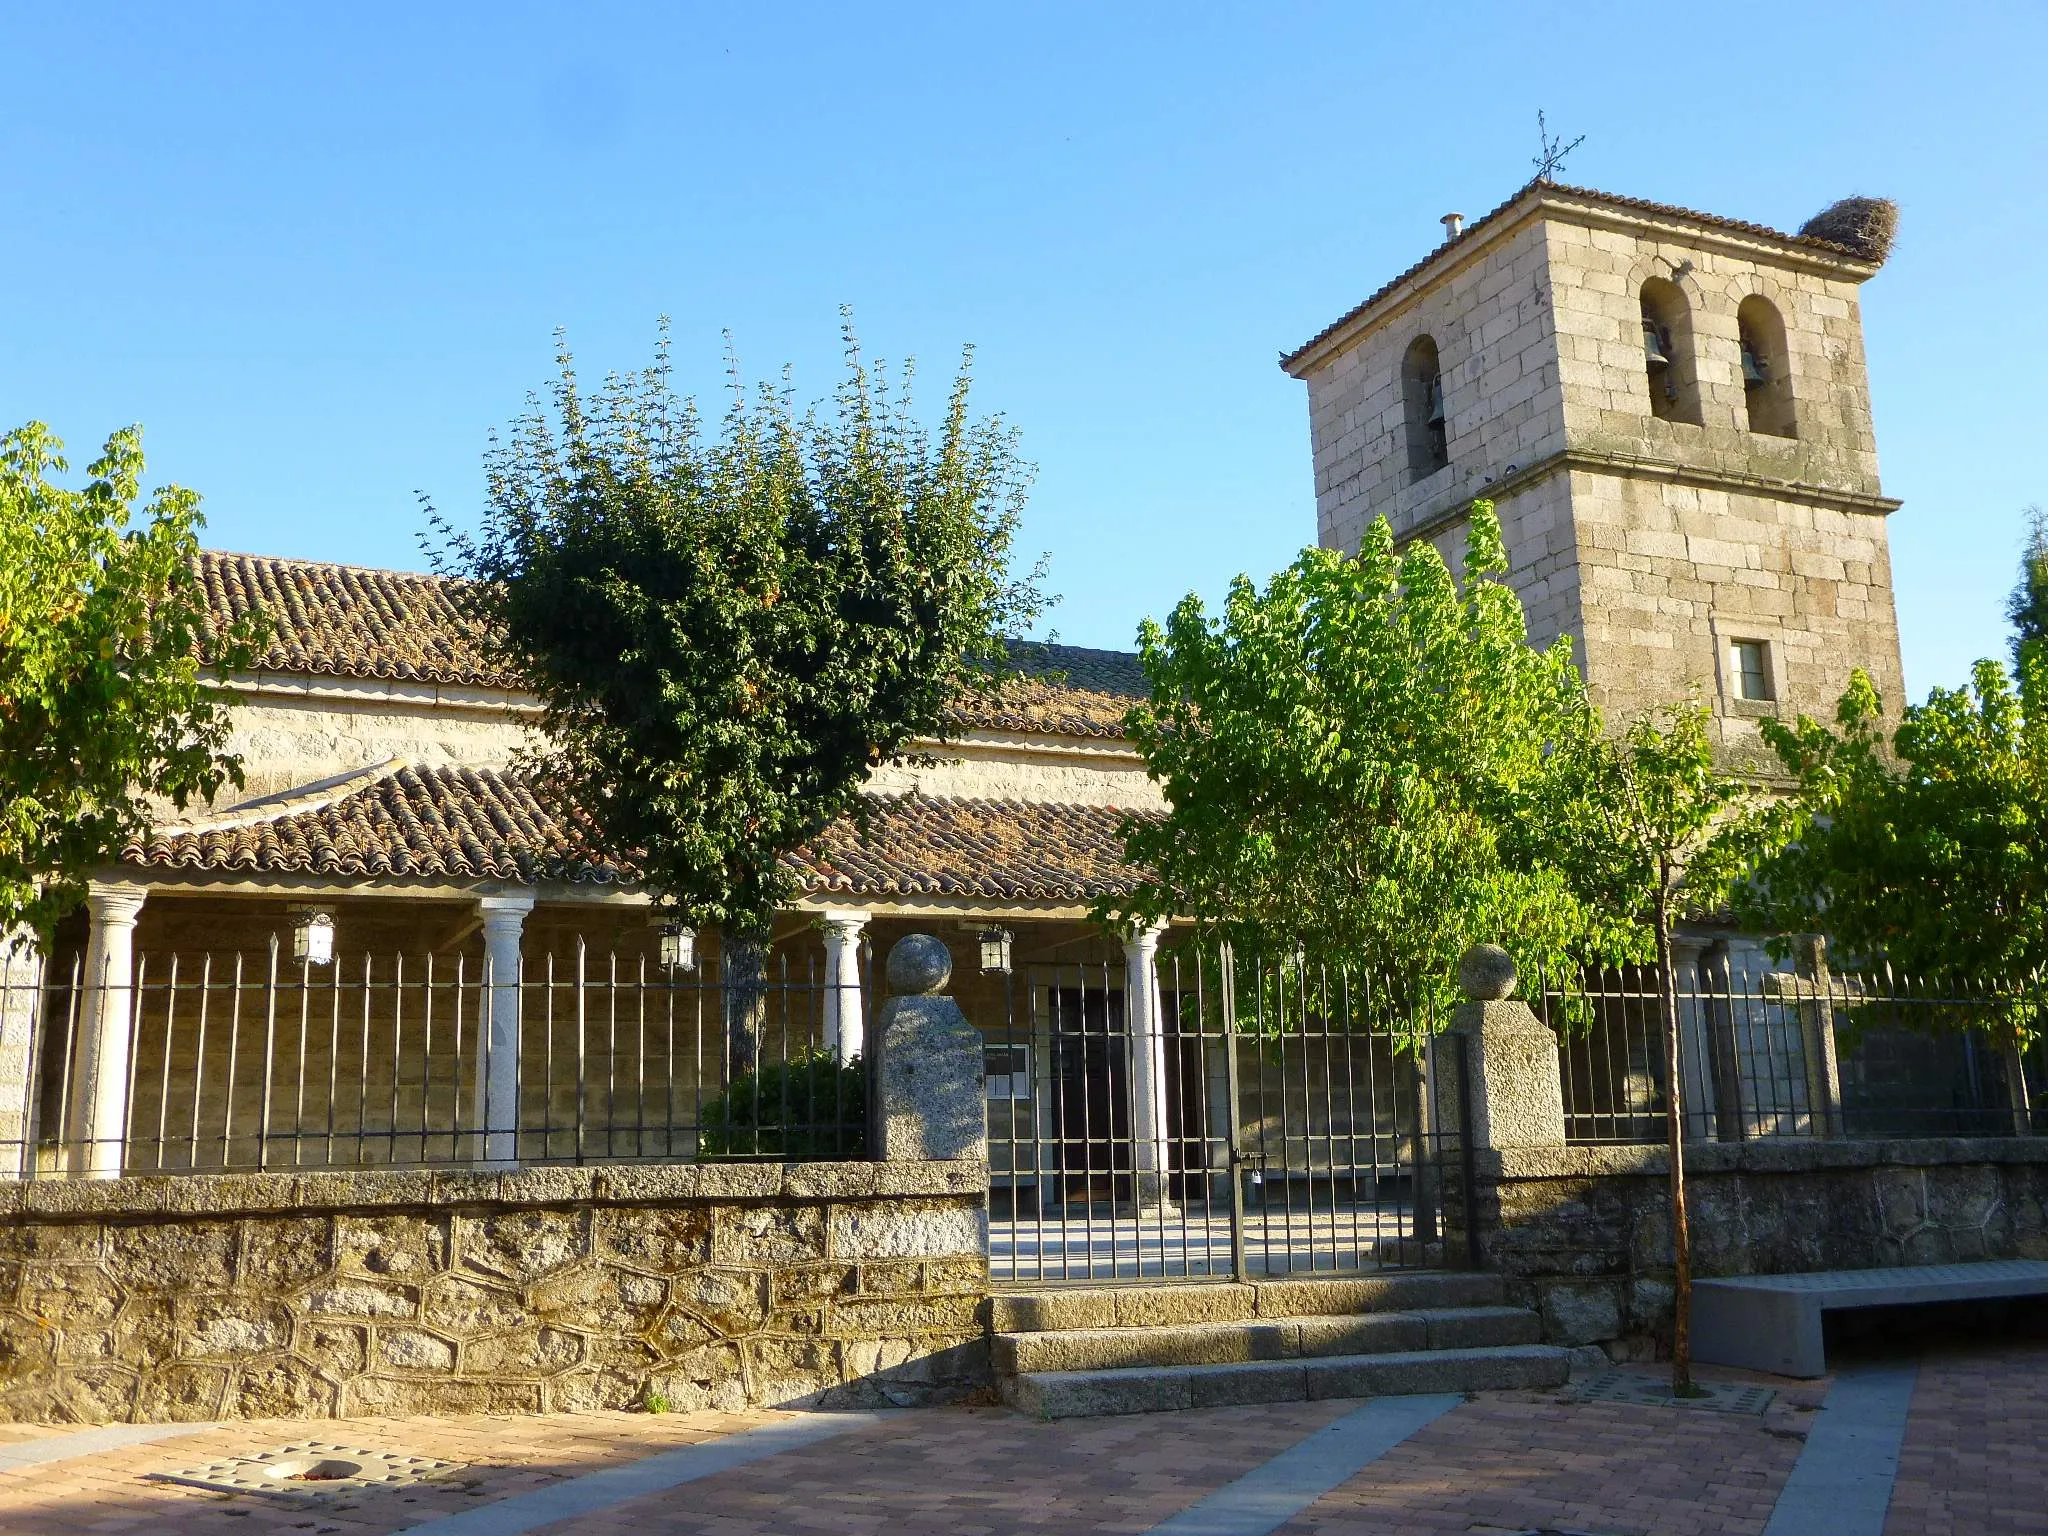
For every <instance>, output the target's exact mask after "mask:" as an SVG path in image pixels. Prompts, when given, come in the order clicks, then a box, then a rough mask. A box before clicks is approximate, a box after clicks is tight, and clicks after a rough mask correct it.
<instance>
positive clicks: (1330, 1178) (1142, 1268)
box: [987, 945, 1471, 1282]
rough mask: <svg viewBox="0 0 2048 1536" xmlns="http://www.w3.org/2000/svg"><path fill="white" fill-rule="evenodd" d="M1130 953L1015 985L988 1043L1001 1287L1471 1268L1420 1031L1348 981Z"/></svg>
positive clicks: (1287, 967)
mask: <svg viewBox="0 0 2048 1536" xmlns="http://www.w3.org/2000/svg"><path fill="white" fill-rule="evenodd" d="M1142 955H1143V952H1142V951H1141V952H1140V957H1139V958H1136V959H1127V960H1125V961H1122V962H1118V961H1096V962H1093V963H1085V964H1084V963H1076V964H1065V965H1031V966H1026V967H1023V968H1022V969H1020V970H1019V971H1018V972H1017V973H1015V974H1014V975H1013V976H1012V977H1011V978H1010V987H1009V990H1008V998H1007V1004H1008V1006H1007V1012H1006V1017H1005V1018H1004V1019H1003V1020H1002V1022H1001V1024H1000V1025H999V1026H998V1027H996V1028H994V1029H992V1030H991V1031H990V1032H989V1040H988V1047H987V1049H988V1056H989V1070H988V1094H989V1127H990V1135H989V1163H990V1183H991V1189H990V1216H991V1230H990V1257H991V1266H992V1269H993V1271H994V1274H995V1277H996V1278H997V1279H999V1280H1007V1281H1024V1282H1055V1281H1093V1282H1102V1281H1118V1280H1138V1279H1148V1278H1187V1279H1202V1278H1213V1279H1228V1278H1231V1277H1238V1278H1246V1277H1251V1276H1258V1275H1278V1274H1301V1273H1316V1272H1325V1273H1327V1272H1336V1271H1354V1270H1359V1269H1364V1268H1374V1267H1389V1266H1394V1267H1399V1266H1417V1265H1436V1264H1444V1263H1452V1264H1456V1263H1462V1262H1465V1261H1466V1260H1467V1258H1468V1255H1467V1254H1466V1252H1465V1249H1464V1244H1463V1234H1464V1233H1465V1232H1466V1231H1469V1230H1470V1229H1471V1223H1470V1222H1469V1221H1468V1220H1467V1219H1466V1216H1465V1212H1464V1211H1463V1208H1462V1205H1461V1201H1462V1198H1463V1193H1464V1191H1465V1190H1467V1189H1469V1188H1471V1184H1470V1182H1469V1180H1465V1179H1463V1178H1462V1177H1461V1176H1460V1169H1461V1167H1462V1148H1461V1147H1460V1145H1459V1143H1458V1140H1457V1137H1456V1135H1455V1131H1454V1130H1451V1131H1447V1130H1446V1129H1445V1128H1444V1126H1443V1124H1442V1122H1443V1121H1445V1120H1446V1119H1448V1120H1449V1122H1450V1124H1451V1125H1452V1126H1453V1127H1454V1126H1455V1125H1456V1124H1458V1123H1461V1122H1460V1121H1459V1120H1458V1118H1457V1117H1456V1116H1449V1117H1445V1116H1440V1115H1438V1114H1436V1113H1435V1112H1434V1106H1433V1103H1432V1095H1431V1089H1430V1072H1429V1059H1430V1051H1429V1047H1428V1040H1429V1035H1430V1030H1429V1029H1428V1027H1427V1021H1420V1022H1418V1020H1417V1019H1416V1018H1415V1017H1414V1016H1413V1014H1412V1013H1411V1012H1410V1010H1408V1009H1407V1008H1405V1007H1402V1006H1400V1005H1399V1002H1398V999H1396V998H1395V997H1394V996H1393V995H1392V994H1391V993H1390V992H1389V991H1388V990H1387V989H1386V988H1384V987H1381V986H1378V985H1376V984H1374V983H1372V982H1371V981H1369V980H1368V979H1366V978H1363V977H1360V976H1357V975H1355V974H1352V973H1347V972H1343V971H1339V970H1333V969H1325V968H1321V967H1314V966H1304V965H1302V964H1300V963H1299V962H1297V961H1294V960H1291V959H1290V960H1287V961H1283V962H1270V961H1266V960H1264V959H1262V958H1260V957H1256V956H1233V955H1232V954H1231V953H1230V952H1229V951H1228V950H1227V949H1222V950H1218V949H1203V948H1199V947H1196V946H1192V945H1190V946H1182V947H1176V948H1174V949H1172V950H1170V951H1169V952H1168V953H1166V954H1164V955H1162V956H1161V957H1160V958H1159V959H1158V961H1157V963H1156V965H1153V964H1151V963H1149V962H1148V961H1146V960H1145V959H1144V958H1142ZM1152 978H1156V981H1154V980H1152ZM1447 1193H1448V1194H1449V1195H1450V1196H1451V1199H1450V1207H1451V1208H1450V1209H1449V1210H1448V1211H1447V1210H1446V1208H1445V1206H1446V1195H1447Z"/></svg>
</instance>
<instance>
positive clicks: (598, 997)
mask: <svg viewBox="0 0 2048 1536" xmlns="http://www.w3.org/2000/svg"><path fill="white" fill-rule="evenodd" d="M838 1001H839V999H838V998H837V996H836V994H835V992H834V989H833V988H832V987H831V986H830V985H829V984H828V983H827V981H826V980H825V979H824V978H823V977H822V976H821V975H820V974H819V972H818V970H817V969H816V968H815V967H813V966H804V965H801V964H799V965H796V966H792V964H791V962H790V960H789V958H788V957H787V956H777V957H773V958H772V959H771V961H770V963H769V965H768V967H767V970H766V972H765V974H764V975H763V976H762V977H761V978H760V979H759V981H758V982H754V981H752V980H749V981H747V982H746V983H744V984H742V983H739V982H731V983H727V982H724V981H721V980H720V979H719V978H717V977H716V976H715V975H714V976H706V975H703V974H698V973H693V972H685V971H681V970H669V969H664V968H663V967H661V966H659V965H657V964H655V963H654V962H652V961H650V960H648V959H646V958H644V957H641V956H628V957H622V956H617V955H610V954H597V953H592V952H591V951H589V950H588V949H587V948H586V947H585V946H584V945H583V944H582V943H581V942H578V943H576V944H575V945H574V946H573V947H571V948H569V949H567V950H566V951H565V952H563V953H562V954H559V955H554V954H549V955H542V956H539V957H537V958H533V957H530V958H528V959H527V960H525V961H524V962H522V963H521V965H520V966H519V967H518V968H517V970H516V972H515V973H514V974H511V975H500V974H499V973H497V972H496V971H494V970H493V969H491V968H490V967H489V966H488V965H487V964H484V965H480V964H478V963H477V962H476V961H475V960H473V959H466V958H461V957H457V958H448V957H441V956H434V955H418V956H406V955H390V956H383V957H374V956H369V955H358V956H353V957H347V958H342V959H337V960H336V961H335V962H333V963H332V964H328V965H321V966H316V965H312V964H309V963H293V962H292V961H291V960H290V959H289V958H287V957H284V956H281V955H280V954H279V952H278V950H277V948H276V947H275V946H273V947H272V948H271V949H270V950H269V951H267V952H255V953H249V952H239V953H223V954H202V955H167V956H156V955H143V956H139V957H137V959H136V961H135V963H134V966H133V970H132V973H131V976H130V979H129V982H128V984H127V985H108V984H107V983H106V982H105V981H104V980H101V981H97V982H94V981H91V980H90V979H89V978H88V977H87V976H86V975H85V974H84V971H83V962H82V961H78V960H74V961H72V962H71V963H70V964H69V965H68V966H67V967H66V968H65V969H64V970H63V971H62V972H61V973H60V974H57V975H54V976H52V975H48V974H43V975H40V976H38V975H36V974H35V973H34V971H33V970H32V969H31V968H29V967H28V966H26V965H24V964H20V963H16V964H14V965H12V966H10V967H7V968H5V969H4V970H0V1019H7V1020H13V1021H15V1022H16V1024H17V1031H16V1032H17V1035H18V1036H19V1037H20V1046H19V1047H18V1051H17V1054H20V1055H22V1056H23V1057H24V1058H25V1059H22V1060H19V1061H18V1062H16V1063H13V1064H11V1065H12V1068H13V1070H12V1071H6V1070H0V1080H4V1079H7V1078H10V1077H11V1078H13V1079H14V1081H15V1082H16V1084H17V1090H16V1091H17V1092H18V1093H19V1095H20V1100H21V1102H22V1103H23V1104H24V1105H25V1113H23V1112H17V1113H16V1115H15V1116H14V1119H15V1121H16V1122H18V1123H16V1124H13V1125H4V1124H0V1168H5V1169H12V1170H19V1171H21V1172H22V1173H25V1174H27V1175H29V1176H35V1175H38V1174H42V1175H77V1174H80V1173H98V1174H102V1175H105V1174H112V1173H122V1172H125V1173H131V1174H132V1173H180V1172H208V1171H229V1170H257V1169H287V1168H365V1167H430V1166H436V1165H444V1164H446V1165H458V1164H476V1163H507V1164H509V1163H515V1162H517V1163H579V1162H676V1161H692V1160H697V1159H702V1158H720V1157H735V1158H757V1157H806V1156H808V1157H821V1158H832V1157H859V1156H863V1155H865V1129H864V1127H865V1117H866V1099H865V1092H864V1089H863V1086H862V1077H861V1074H860V1070H859V1063H858V1060H857V1059H852V1060H847V1059H843V1058H850V1057H853V1053H854V1051H855V1050H857V1048H858V1047H857V1042H855V1041H853V1040H851V1039H847V1040H844V1041H842V1040H840V1039H839V1038H837V1036H838V1033H839V1032H838V1030H837V1028H836V1020H837V1017H838V1013H837V1011H836V1008H835V1005H836V1004H837V1003H838ZM853 1007H854V1008H856V1009H857V1007H858V1003H857V1001H855V1002H854V1004H853ZM29 1019H33V1021H34V1022H33V1024H32V1025H27V1026H26V1027H23V1026H24V1024H25V1021H27V1020H29Z"/></svg>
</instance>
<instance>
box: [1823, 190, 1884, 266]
mask: <svg viewBox="0 0 2048 1536" xmlns="http://www.w3.org/2000/svg"><path fill="white" fill-rule="evenodd" d="M1898 232H1899V205H1898V204H1897V203H1895V202H1893V201H1892V200H1891V199H1890V198H1888V197H1845V198H1843V199H1842V200H1841V201H1840V202H1838V203H1830V204H1828V206H1827V207H1825V208H1823V209H1821V211H1820V212H1819V213H1816V214H1815V215H1814V216H1813V217H1812V218H1810V219H1808V220H1807V221H1806V222H1805V223H1804V224H1802V225H1800V226H1799V233H1800V234H1801V235H1802V236H1805V237H1808V238H1811V239H1814V240H1825V241H1827V242H1828V244H1830V245H1839V246H1841V247H1843V248H1844V249H1845V250H1848V251H1851V252H1853V253H1854V254H1855V255H1857V256H1860V257H1862V258H1863V259H1864V260H1865V261H1868V262H1871V263H1874V264H1876V265H1879V266H1882V265H1883V264H1884V259H1885V257H1887V256H1889V255H1891V253H1892V240H1893V238H1894V237H1895V236H1896V235H1897V234H1898Z"/></svg>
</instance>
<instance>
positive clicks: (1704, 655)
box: [1282, 182, 1904, 772]
mask: <svg viewBox="0 0 2048 1536" xmlns="http://www.w3.org/2000/svg"><path fill="white" fill-rule="evenodd" d="M1845 210H1846V213H1845ZM1891 218H1892V210H1891V207H1890V205H1889V204H1882V203H1875V202H1871V201H1868V200H1852V201H1851V202H1847V203H1843V204H1838V205H1836V207H1835V208H1833V209H1830V210H1828V212H1827V213H1826V214H1824V215H1822V216H1821V217H1819V218H1817V219H1816V220H1814V221H1813V222H1811V223H1809V225H1808V226H1807V228H1806V230H1805V231H1804V232H1802V233H1801V234H1798V235H1787V234H1782V233H1780V232H1778V231H1776V230H1771V229H1765V228H1763V227H1761V226H1759V225H1754V224H1744V223H1739V222H1736V221H1734V220H1730V219H1723V218H1717V217H1713V216H1710V215H1706V214H1699V213H1693V212H1689V211H1687V210H1685V209H1681V208H1671V207H1666V206H1664V205H1661V204H1656V203H1646V202H1641V201H1638V200H1636V199H1633V198H1624V197H1615V196H1610V195H1608V194H1606V193H1600V192H1589V191H1583V190H1579V189H1575V188H1570V187H1564V186H1560V185H1557V184H1554V183H1550V182H1534V183H1531V184H1530V185H1529V186H1527V187H1525V188H1524V189H1523V190H1522V191H1521V192H1519V193H1518V194H1517V195H1516V196H1515V197H1513V198H1512V199H1510V200H1509V201H1508V202H1507V203H1505V204H1503V205H1502V206H1501V207H1500V208H1498V209H1496V210H1494V211H1493V212H1492V213H1490V214H1488V215H1486V216H1485V217H1484V218H1482V219H1479V220H1477V221H1476V222H1474V223H1473V224H1472V225H1471V226H1470V227H1462V223H1461V221H1460V220H1458V219H1457V218H1456V216H1453V217H1451V218H1447V219H1446V220H1445V221H1444V223H1445V228H1446V230H1447V231H1448V232H1449V234H1448V238H1446V239H1445V240H1444V241H1443V242H1442V243H1441V244H1440V245H1439V246H1438V247H1437V248H1436V249H1435V250H1434V251H1432V252H1431V253H1430V254H1429V255H1428V256H1426V257H1425V258H1424V259H1423V260H1422V261H1421V262H1419V263H1418V264H1417V265H1416V266H1414V267H1412V268H1411V269H1409V270H1408V271H1407V272H1405V273H1403V274H1402V275H1401V276H1399V277H1397V278H1395V279H1394V280H1393V281H1392V282H1391V283H1389V284H1387V285H1386V286H1385V287H1384V288H1382V289H1380V290H1379V292H1377V293H1375V294H1373V295H1372V296H1371V297H1370V298H1368V299H1366V300H1365V302H1363V303H1362V304H1360V305H1358V306H1357V307H1356V308H1355V309H1353V310H1351V311H1350V312H1349V313H1348V314H1346V315H1344V316H1343V317H1342V318H1341V319H1339V320H1337V321H1336V322H1335V323H1334V324H1332V325H1330V326H1329V327H1328V328H1326V329H1325V330H1324V331H1323V332H1321V333H1320V334H1319V335H1317V336H1316V337H1314V338H1313V339H1312V340H1310V341H1309V342H1307V343H1306V344H1305V345H1303V346H1302V347H1300V348H1298V349H1297V350H1295V351H1293V352H1291V353H1289V354H1287V355H1286V356H1285V357H1283V359H1282V366H1283V367H1285V368H1286V370H1287V371H1288V372H1289V373H1290V374H1292V375H1293V376H1294V377H1296V378H1298V379H1301V380H1303V381H1304V382H1305V383H1307V385H1308V389H1309V433H1310V439H1311V443H1312V445H1313V449H1314V454H1315V485H1316V516H1317V524H1318V535H1319V538H1320V540H1321V542H1322V543H1323V544H1324V545H1325V546H1329V547H1334V548H1341V549H1347V550H1355V549H1356V548H1357V547H1358V543H1359V540H1360V538H1361V537H1362V535H1363V534H1364V531H1365V529H1366V527H1367V525H1368V524H1369V523H1370V522H1371V521H1372V519H1374V518H1375V517H1379V516H1382V515H1384V516H1385V517H1386V518H1387V519H1388V521H1389V522H1390V523H1391V524H1392V526H1393V529H1394V533H1395V535H1396V537H1397V538H1399V539H1400V540H1402V541H1403V542H1407V541H1409V540H1413V539H1418V538H1424V539H1429V540H1431V541H1433V542H1434V543H1435V544H1437V546H1438V547H1439V548H1440V549H1442V550H1443V552H1444V554H1445V555H1446V557H1447V558H1449V559H1450V560H1451V561H1452V563H1453V567H1454V568H1455V565H1456V561H1457V559H1458V558H1459V556H1460V554H1461V553H1462V549H1463V543H1464V524H1465V520H1466V509H1467V508H1468V507H1469V506H1470V504H1471V502H1472V500H1473V499H1474V498H1475V497H1482V496H1483V497H1489V498H1491V499H1492V500H1493V501H1494V502H1495V504H1496V506H1497V508H1498V510H1499V514H1500V518H1501V524H1502V529H1503V531H1504V533H1505V535H1506V538H1507V543H1508V549H1509V558H1510V561H1511V563H1512V575H1511V579H1512V581H1513V582H1514V584H1515V585H1516V587H1517V588H1518V590H1519V591H1520V592H1521V595H1522V599H1523V602H1524V604H1525V606H1526V608H1527V610H1528V614H1529V622H1530V628H1531V631H1532V633H1531V638H1532V639H1533V640H1535V641H1536V642H1537V643H1539V644H1542V643H1547V642H1548V641H1549V640H1551V639H1552V638H1554V637H1555V636H1557V635H1560V634H1568V635H1570V636H1571V637H1572V638H1573V640H1574V642H1575V645H1576V647H1577V649H1578V653H1579V660H1580V663H1581V665H1582V666H1583V668H1584V670H1585V674H1586V680H1587V684H1588V686H1589V687H1590V689H1591V690H1592V693H1593V696H1594V698H1595V700H1596V701H1597V702H1598V703H1599V704H1600V705H1601V707H1602V708H1603V709H1604V710H1605V711H1606V712H1607V714H1608V717H1609V718H1610V720H1613V721H1616V722H1620V721H1624V720H1626V719H1628V718H1630V717H1632V716H1633V715H1635V714H1637V713H1639V712H1641V711H1643V710H1646V709H1651V708H1655V707H1657V706H1659V705H1664V704H1670V703H1674V702H1677V701H1679V700H1681V699H1684V698H1685V697H1687V696H1688V695H1696V696H1698V697H1699V698H1701V699H1702V700H1703V701H1705V702H1707V703H1708V704H1709V705H1710V706H1711V708H1712V709H1713V712H1714V716H1715V728H1716V731H1717V734H1718V740H1719V742H1720V746H1721V750H1722V753H1723V756H1724V759H1725V760H1726V761H1727V762H1728V765H1729V766H1730V767H1732V768H1749V769H1753V770H1756V771H1760V772H1767V771H1768V770H1769V768H1770V767H1771V766H1772V762H1771V759H1770V754H1769V752H1768V750H1767V749H1766V748H1765V747H1764V745H1763V743H1762V741H1761V739H1760V737H1759V736H1758V734H1757V728H1756V721H1757V719H1758V718H1759V717H1762V716H1766V715H1782V716H1784V717H1785V718H1788V719H1789V718H1790V717H1791V716H1793V715H1794V714H1796V713H1799V712H1802V711H1803V712H1805V713H1807V714H1812V715H1816V716H1819V717H1823V718H1825V717H1827V716H1829V715H1831V714H1832V712H1833V709H1834V704H1835V700H1836V699H1837V698H1838V697H1839V696H1840V694H1841V692H1842V690H1843V688H1844V687H1845V686H1847V684H1848V681H1849V674H1850V671H1851V670H1852V669H1853V668H1855V667H1859V666H1860V667H1862V668H1863V669H1864V670H1865V671H1866V672H1868V673H1869V674H1870V676H1871V679H1872V681H1873V682H1874V683H1875V684H1876V686H1877V689H1878V691H1879V692H1880V693H1881V694H1882V695H1883V696H1884V699H1885V703H1886V707H1887V709H1889V710H1893V711H1896V710H1897V709H1898V708H1899V707H1900V705H1901V703H1902V702H1903V700H1902V694H1903V690H1904V682H1903V677H1902V674H1901V668H1900V662H1899V642H1898V625H1897V620H1896V617H1895V615H1894V613H1893V607H1892V581H1891V564H1890V557H1889V554H1888V550H1887V544H1886V537H1885V519H1886V518H1887V517H1888V516H1889V515H1890V513H1892V512H1893V511H1894V510H1896V509H1897V507H1898V505H1899V503H1898V502H1896V501H1894V500H1891V499H1890V498H1888V497H1886V496H1885V495H1884V494H1883V492H1882V490H1881V489H1880V487H1879V484H1878V472H1877V442H1876V438H1875V435H1874V433H1873V430H1872V426H1871V415H1870V386H1869V379H1868V375H1867V372H1866V369H1865V366H1864V357H1863V330H1862V321H1861V316H1860V311H1859V309H1858V303H1857V295H1858V290H1859V288H1860V287H1861V285H1862V284H1863V282H1864V281H1865V280H1867V279H1868V278H1870V277H1871V276H1873V275H1874V274H1875V273H1876V272H1877V270H1878V267H1879V266H1880V264H1881V263H1882V261H1883V259H1884V255H1885V251H1886V249H1887V248H1888V244H1889V237H1890V228H1891ZM1873 225H1875V226H1876V232H1875V234H1874V236H1873V235H1872V234H1871V229H1872V226H1873ZM1824 235H1825V238H1824V237H1823V236H1824Z"/></svg>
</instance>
